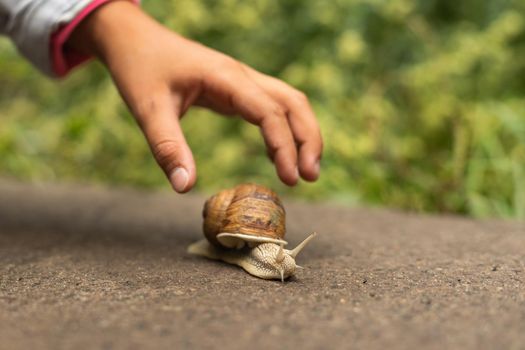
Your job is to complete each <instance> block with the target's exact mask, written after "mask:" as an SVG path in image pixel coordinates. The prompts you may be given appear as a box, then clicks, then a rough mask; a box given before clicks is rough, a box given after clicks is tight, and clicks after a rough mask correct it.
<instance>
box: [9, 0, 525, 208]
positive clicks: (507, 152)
mask: <svg viewBox="0 0 525 350" xmlns="http://www.w3.org/2000/svg"><path fill="white" fill-rule="evenodd" d="M144 7H145V8H146V10H147V11H149V12H150V13H151V14H152V15H153V16H155V17H157V18H158V19H159V20H161V21H162V22H163V23H165V24H166V25H168V26H169V27H171V28H173V29H174V30H176V31H178V32H180V33H182V34H184V35H186V36H188V37H191V38H194V39H196V40H199V41H201V42H203V43H205V44H206V45H209V46H211V47H214V48H216V49H219V50H221V51H224V52H226V53H228V54H230V55H232V56H234V57H236V58H238V59H240V60H242V61H245V62H246V63H248V64H250V65H252V66H254V67H255V68H257V69H259V70H261V71H263V72H266V73H268V74H272V75H275V76H278V77H280V78H282V79H284V80H286V81H287V82H289V83H290V84H292V85H294V86H296V87H298V88H300V89H302V90H303V91H305V92H306V93H307V94H308V95H309V97H310V98H311V102H312V104H313V106H314V109H315V111H316V113H317V115H318V118H319V121H320V124H321V126H322V130H323V134H324V138H325V154H324V158H323V167H322V177H321V178H320V180H319V181H318V182H317V183H316V184H314V185H311V184H301V185H300V186H298V187H297V188H294V189H287V188H285V187H284V186H283V185H281V184H279V182H278V179H277V177H276V175H275V174H274V171H273V167H272V166H271V165H270V163H269V162H268V161H267V159H266V157H265V152H264V147H263V143H262V140H261V138H260V136H259V133H258V130H257V129H256V128H255V127H253V126H251V125H248V124H247V123H244V122H241V121H240V120H238V119H231V118H230V119H225V118H218V117H217V116H215V115H213V114H211V113H209V112H206V111H202V110H193V111H191V112H190V113H188V115H187V116H186V117H185V118H184V120H183V127H184V129H185V132H186V135H187V138H188V141H189V143H190V145H191V146H192V148H193V151H194V154H195V158H196V161H197V166H198V171H199V174H198V176H199V178H198V179H199V180H198V185H197V187H198V188H199V189H201V190H205V191H207V192H211V191H215V190H217V189H219V188H222V187H225V186H230V185H234V184H236V183H238V182H242V181H257V182H260V183H263V184H267V185H270V186H272V187H274V188H276V189H277V190H278V191H280V192H283V193H287V194H289V195H295V196H302V197H306V198H310V199H330V200H337V201H341V202H344V203H350V204H353V203H360V204H363V203H366V204H369V205H376V204H381V205H387V206H392V207H398V208H403V209H410V210H416V211H433V212H453V213H461V214H469V215H472V216H500V217H516V218H525V99H524V98H525V59H524V57H525V17H524V15H523V14H524V13H525V3H523V2H520V1H517V0H516V1H508V0H505V1H503V0H489V1H474V0H466V1H462V2H458V1H451V0H390V1H381V0H337V1H336V0H334V1H330V2H328V1H326V2H322V1H297V0H285V1H279V2H276V1H269V0H254V1H239V0H218V1H211V0H172V1H153V0H151V1H149V2H148V1H146V2H145V3H144ZM0 71H1V72H2V74H1V75H0V92H1V93H0V96H1V97H0V111H1V112H0V114H1V118H0V123H1V124H0V126H1V127H0V155H1V158H0V173H1V174H4V175H13V176H18V177H23V178H27V179H46V180H53V179H60V180H69V179H71V180H73V179H74V180H75V181H78V180H79V179H82V180H89V181H100V182H105V183H126V184H133V185H138V186H145V187H167V183H166V181H165V180H164V177H163V175H162V174H161V172H160V170H158V169H157V168H156V165H155V164H154V161H153V160H152V158H151V156H150V154H149V150H148V148H147V146H146V143H145V142H144V140H143V138H142V136H141V134H140V132H139V130H138V129H137V127H136V126H135V124H134V122H133V120H132V118H131V117H130V115H129V113H128V112H127V111H126V109H125V106H124V105H123V104H122V102H121V101H120V99H119V97H118V94H117V92H116V91H115V89H114V87H113V86H112V84H111V82H110V80H109V78H108V76H107V74H105V72H104V70H103V68H102V67H101V66H100V65H99V64H96V63H95V64H91V65H89V66H88V67H86V68H84V69H82V70H80V71H78V72H76V73H75V74H72V75H71V77H70V78H68V79H67V80H66V81H64V82H58V83H57V82H54V81H49V80H47V79H45V78H43V77H41V76H39V75H38V74H37V73H36V72H35V71H34V69H33V68H31V67H30V66H29V65H28V64H27V63H26V62H24V61H23V60H21V59H20V57H19V56H18V55H17V54H16V52H15V50H14V49H13V47H12V46H11V45H10V44H9V43H8V42H7V41H6V40H3V41H1V42H0Z"/></svg>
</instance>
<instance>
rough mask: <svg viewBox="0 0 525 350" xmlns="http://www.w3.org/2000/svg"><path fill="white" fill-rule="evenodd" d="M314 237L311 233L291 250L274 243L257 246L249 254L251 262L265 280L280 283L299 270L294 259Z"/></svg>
mask: <svg viewBox="0 0 525 350" xmlns="http://www.w3.org/2000/svg"><path fill="white" fill-rule="evenodd" d="M315 235H316V233H315V232H314V233H312V234H311V235H310V236H308V237H307V238H306V239H305V240H304V241H302V242H301V243H300V244H299V245H298V246H297V247H295V248H294V249H292V250H288V249H284V247H283V245H277V244H275V243H263V244H259V245H258V246H257V247H256V248H254V249H253V250H252V254H251V255H252V258H253V260H252V261H253V262H254V265H255V267H256V268H257V269H258V270H259V274H263V275H265V276H266V277H267V278H273V279H280V280H281V281H284V280H285V279H286V278H288V277H290V276H292V275H293V274H294V273H295V270H296V269H297V268H300V266H298V265H297V264H296V263H295V258H296V257H297V255H298V254H299V253H300V252H301V250H302V249H303V248H304V247H305V246H306V245H307V244H308V243H309V242H310V241H311V240H312V239H313V238H314V237H315Z"/></svg>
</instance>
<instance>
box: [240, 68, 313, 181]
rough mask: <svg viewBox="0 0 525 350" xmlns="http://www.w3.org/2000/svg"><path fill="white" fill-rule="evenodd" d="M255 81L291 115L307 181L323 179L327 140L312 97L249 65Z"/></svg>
mask: <svg viewBox="0 0 525 350" xmlns="http://www.w3.org/2000/svg"><path fill="white" fill-rule="evenodd" d="M245 69H246V71H247V72H248V74H249V75H250V76H252V77H253V79H254V81H255V82H256V83H257V84H258V85H259V86H261V88H262V89H264V90H265V91H266V92H267V93H268V94H269V95H271V96H272V97H274V98H275V99H276V100H277V101H279V103H280V104H281V105H282V106H284V108H285V110H286V111H287V112H288V113H287V115H288V120H289V123H290V127H291V130H292V133H293V136H294V139H295V142H296V144H297V148H298V152H299V172H300V174H301V177H303V178H304V179H305V180H307V181H315V180H316V179H317V178H318V177H319V171H320V159H321V157H322V151H323V141H322V136H321V132H320V128H319V124H318V123H317V119H316V117H315V114H314V112H313V109H312V107H311V106H310V103H309V102H308V98H307V97H306V96H305V95H304V94H303V93H302V92H300V91H298V90H296V89H294V88H292V87H291V86H289V85H288V84H286V83H284V82H282V81H281V80H278V79H275V78H273V77H270V76H267V75H264V74H262V73H260V72H257V71H256V70H254V69H252V68H250V67H248V66H245Z"/></svg>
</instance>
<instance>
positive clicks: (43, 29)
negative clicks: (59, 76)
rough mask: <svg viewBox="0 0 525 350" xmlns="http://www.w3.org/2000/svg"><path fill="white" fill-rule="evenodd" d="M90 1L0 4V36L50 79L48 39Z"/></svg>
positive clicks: (6, 1)
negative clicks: (12, 43) (9, 40)
mask: <svg viewBox="0 0 525 350" xmlns="http://www.w3.org/2000/svg"><path fill="white" fill-rule="evenodd" d="M91 1H92V0H0V34H5V35H7V36H9V37H10V38H11V40H12V41H13V42H14V43H15V45H16V46H17V48H18V50H19V51H20V53H21V54H22V55H23V56H25V57H26V58H27V59H28V60H29V61H31V63H33V64H34V65H35V66H36V67H37V68H38V69H40V70H41V71H42V72H43V73H45V74H47V75H49V76H54V73H53V68H52V63H51V52H50V38H51V34H52V33H53V32H54V31H55V30H56V29H57V28H58V27H59V26H60V25H61V24H65V23H68V22H70V21H71V20H72V19H73V18H75V16H76V15H77V14H79V13H80V12H81V11H82V10H83V9H84V8H85V7H86V6H88V5H89V4H90V3H91Z"/></svg>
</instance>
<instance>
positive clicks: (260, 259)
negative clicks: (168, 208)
mask: <svg viewBox="0 0 525 350" xmlns="http://www.w3.org/2000/svg"><path fill="white" fill-rule="evenodd" d="M203 219H204V223H203V231H204V236H205V237H206V238H205V239H202V240H200V241H198V242H196V243H194V244H192V245H190V246H189V247H188V252H189V253H191V254H195V255H200V256H204V257H207V258H209V259H214V260H222V261H224V262H227V263H229V264H234V265H237V266H240V267H242V268H243V269H244V270H245V271H246V272H248V273H249V274H251V275H254V276H256V277H259V278H263V279H281V280H284V279H286V278H288V277H290V276H292V275H293V274H294V273H295V271H296V269H297V267H298V266H297V265H296V263H295V257H296V256H297V254H299V252H300V251H301V250H302V249H303V248H304V246H306V244H307V243H308V242H309V241H310V240H311V239H312V238H313V237H314V236H315V233H314V234H312V235H310V236H309V237H307V238H306V239H305V240H304V241H303V242H302V243H301V244H299V245H298V246H297V247H296V248H295V249H293V250H288V249H284V246H285V245H287V244H288V243H287V242H286V241H285V240H284V236H285V233H286V226H285V225H286V224H285V210H284V207H283V205H282V202H281V200H280V199H279V197H278V196H277V194H276V193H275V192H273V191H272V190H270V189H268V188H266V187H263V186H260V185H256V184H241V185H238V186H237V187H235V188H232V189H227V190H223V191H221V192H219V193H217V194H216V195H214V196H212V197H210V198H209V199H208V200H207V201H206V203H205V204H204V209H203Z"/></svg>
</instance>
